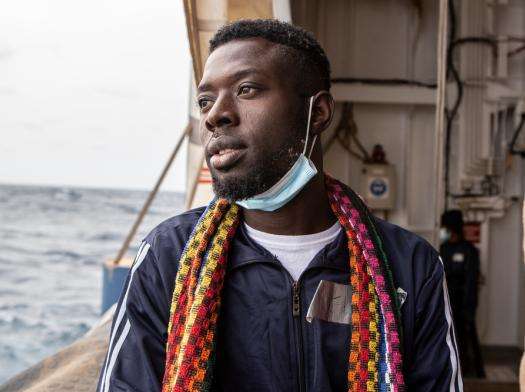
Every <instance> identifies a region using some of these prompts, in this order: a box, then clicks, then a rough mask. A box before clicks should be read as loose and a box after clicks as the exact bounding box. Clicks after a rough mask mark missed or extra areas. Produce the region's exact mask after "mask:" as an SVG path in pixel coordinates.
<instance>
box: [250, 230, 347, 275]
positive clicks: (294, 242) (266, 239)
mask: <svg viewBox="0 0 525 392" xmlns="http://www.w3.org/2000/svg"><path fill="white" fill-rule="evenodd" d="M244 226H245V227H246V231H247V233H248V235H249V236H250V238H251V239H253V240H254V241H255V242H257V243H258V244H259V245H261V246H262V247H264V248H265V249H267V250H268V251H269V252H270V253H271V254H273V255H275V257H277V259H278V260H279V261H280V262H281V264H282V265H283V266H284V268H286V269H287V270H288V272H290V274H291V275H292V277H293V279H294V280H295V281H297V280H298V279H299V276H300V275H301V273H302V272H303V271H304V270H305V269H306V267H307V266H308V264H309V263H310V261H311V260H312V259H313V258H314V256H315V255H316V254H317V253H318V252H319V251H320V250H321V249H323V248H324V247H325V246H326V245H328V244H329V243H330V242H332V241H333V240H335V238H336V237H337V235H338V234H339V232H340V231H341V225H340V224H339V222H336V223H335V224H334V225H333V226H332V227H330V228H329V229H327V230H325V231H321V232H320V233H315V234H306V235H279V234H270V233H265V232H262V231H259V230H256V229H254V228H252V227H250V226H248V225H247V224H246V223H245V224H244Z"/></svg>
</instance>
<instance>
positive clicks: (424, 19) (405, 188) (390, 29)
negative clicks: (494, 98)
mask: <svg viewBox="0 0 525 392" xmlns="http://www.w3.org/2000/svg"><path fill="white" fill-rule="evenodd" d="M462 1H476V2H477V1H480V0H462ZM457 3H458V4H461V2H457ZM493 3H498V4H496V5H495V6H492V7H494V8H492V9H491V10H492V11H494V12H493V15H492V16H490V15H489V16H488V17H493V18H494V26H495V29H496V30H497V34H508V35H511V34H513V35H520V36H525V1H523V0H507V1H500V2H498V1H495V2H494V1H493ZM499 3H501V4H499ZM421 5H422V7H421V8H420V9H418V8H417V7H414V2H412V1H390V0H375V1H367V0H330V1H319V0H292V1H291V8H292V19H293V23H295V24H299V25H301V26H303V27H305V28H307V29H308V30H310V31H313V32H314V33H315V34H316V36H317V37H318V39H319V40H320V41H321V43H322V45H323V47H324V48H325V50H326V52H327V54H328V56H329V58H330V62H331V65H332V77H333V78H344V77H346V78H374V79H411V80H419V81H423V82H433V81H435V79H436V64H437V62H436V43H437V15H438V10H437V6H438V2H436V1H433V0H423V1H421ZM487 7H489V6H487ZM457 8H458V13H460V11H461V7H460V6H459V5H457ZM458 19H459V17H458ZM458 36H461V30H460V29H459V28H458ZM508 69H509V78H508V80H507V81H506V82H508V83H511V84H512V86H513V87H514V88H516V86H519V88H521V91H522V92H523V91H524V89H523V85H524V84H525V54H523V55H522V56H516V58H515V59H512V60H511V61H510V62H509V66H508ZM365 88H366V86H365ZM344 89H350V90H351V89H353V90H351V91H357V86H356V85H354V84H348V85H346V86H344ZM422 89H424V88H422ZM453 89H454V87H453V86H451V89H450V91H449V92H448V93H447V96H448V97H454V90H453ZM335 90H336V89H334V91H335ZM423 93H426V91H423ZM349 95H350V96H352V97H354V98H355V99H354V118H355V121H356V123H357V126H358V129H359V133H358V136H359V138H360V140H361V142H362V143H363V144H364V146H365V147H366V149H367V150H368V151H371V149H372V147H373V145H374V144H376V143H380V144H382V145H383V146H384V148H385V150H386V153H387V159H388V160H389V162H390V163H393V164H394V165H395V166H396V172H397V181H398V183H397V190H398V194H397V208H396V210H395V211H393V212H392V213H391V214H390V215H389V220H390V221H392V222H393V223H396V224H399V225H401V226H403V227H405V228H408V229H409V230H411V231H414V232H416V233H417V234H419V235H421V236H423V237H425V238H427V239H428V240H431V239H432V230H433V222H434V219H435V217H434V203H435V197H436V195H435V192H434V183H435V182H434V181H435V178H434V175H435V172H436V171H435V162H434V153H435V148H436V147H435V145H434V141H435V138H434V125H435V123H434V117H435V112H434V111H435V107H434V105H433V104H429V103H428V102H426V100H419V102H418V95H417V93H414V95H413V99H412V100H411V99H410V97H409V98H406V97H405V96H404V97H403V99H399V101H400V102H401V101H404V103H393V102H392V100H391V99H388V100H387V101H388V102H384V103H381V102H380V99H378V100H377V101H375V102H373V103H371V102H370V100H368V99H367V100H365V101H366V102H360V101H359V97H355V96H354V95H352V93H351V92H350V93H349ZM447 99H449V98H447ZM406 101H408V102H409V103H406ZM423 101H425V102H424V103H423ZM341 106H342V105H341V103H338V104H337V105H336V108H337V111H336V115H335V118H334V121H333V127H332V128H331V130H329V131H328V132H327V133H326V135H325V136H324V138H323V139H324V140H327V138H328V137H329V136H330V132H332V131H333V129H334V128H335V126H336V125H337V124H338V122H339V118H340V114H341ZM454 132H456V137H455V138H454V139H453V146H452V155H451V159H452V161H451V177H452V184H451V185H452V189H451V190H452V191H454V192H455V191H456V190H457V182H458V181H459V178H460V177H462V173H459V172H458V171H459V170H460V166H458V157H459V156H461V155H463V154H464V153H465V150H464V149H465V148H466V147H465V146H459V145H458V138H457V133H458V132H459V131H458V129H457V128H456V129H455V130H454ZM325 165H326V167H325V170H327V171H328V172H329V173H332V174H333V175H335V176H336V177H338V178H341V179H342V180H344V181H345V182H347V183H348V184H349V185H351V186H353V187H354V188H356V189H358V187H359V184H360V183H361V164H360V162H359V161H358V160H356V159H355V158H353V157H351V156H350V155H349V154H348V153H347V152H345V150H344V149H343V148H342V147H341V146H339V145H337V144H336V143H335V144H333V145H332V147H331V148H330V150H329V151H328V153H327V155H326V160H325ZM524 174H525V168H524V160H523V159H521V158H519V157H517V156H515V157H514V159H513V166H512V168H511V169H509V171H508V173H507V176H506V177H505V184H506V185H505V189H504V194H505V195H506V196H517V197H518V199H519V202H516V203H514V204H513V205H512V206H511V207H510V209H509V211H508V212H507V213H506V215H505V216H504V217H503V218H500V219H490V220H488V221H487V223H486V224H484V225H483V230H484V232H483V234H484V238H483V240H484V241H487V242H486V244H485V245H484V246H482V247H481V248H482V249H485V252H484V254H482V264H483V273H484V275H485V279H486V283H485V285H484V286H483V287H482V289H481V293H480V306H479V310H478V326H479V329H480V335H481V340H482V343H484V344H489V345H504V346H523V335H524V330H525V284H524V278H525V272H524V267H523V263H522V261H523V255H522V253H521V249H522V248H521V238H522V225H521V218H520V217H521V214H520V208H521V207H520V204H519V203H520V202H523V189H524V184H523V183H524V178H523V177H524ZM455 182H456V183H455ZM440 196H441V195H438V197H440ZM503 320H504V321H503Z"/></svg>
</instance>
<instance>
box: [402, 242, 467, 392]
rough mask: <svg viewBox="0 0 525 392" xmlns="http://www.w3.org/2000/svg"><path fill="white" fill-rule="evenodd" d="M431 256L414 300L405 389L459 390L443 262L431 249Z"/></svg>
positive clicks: (458, 366)
mask: <svg viewBox="0 0 525 392" xmlns="http://www.w3.org/2000/svg"><path fill="white" fill-rule="evenodd" d="M431 257H432V258H433V260H432V262H433V263H432V264H433V267H432V270H431V273H430V276H429V277H428V278H427V279H426V281H425V282H424V283H423V286H422V288H421V291H420V292H419V294H418V298H417V300H416V324H415V331H414V332H415V336H414V337H415V340H414V344H415V351H414V362H413V364H414V365H413V366H412V369H410V371H409V373H408V374H407V386H408V390H409V391H425V392H426V391H433V392H434V391H439V392H445V391H447V392H458V391H463V381H462V379H461V368H460V365H459V357H458V349H457V345H456V337H455V332H454V328H453V323H452V314H451V308H450V302H449V298H448V289H447V283H446V279H445V274H444V268H443V263H442V261H441V258H440V257H439V256H438V255H437V254H435V252H432V256H431Z"/></svg>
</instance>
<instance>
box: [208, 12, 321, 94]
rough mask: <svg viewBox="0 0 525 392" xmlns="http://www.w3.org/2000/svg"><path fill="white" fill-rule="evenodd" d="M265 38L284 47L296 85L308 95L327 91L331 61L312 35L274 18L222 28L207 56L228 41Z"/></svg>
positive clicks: (242, 21) (248, 21)
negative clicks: (294, 73) (299, 85)
mask: <svg viewBox="0 0 525 392" xmlns="http://www.w3.org/2000/svg"><path fill="white" fill-rule="evenodd" d="M243 38H264V39H266V40H268V41H270V42H274V43H276V44H280V45H283V46H284V47H285V54H286V55H287V57H288V58H287V60H288V61H290V65H292V66H293V67H294V68H295V69H296V71H297V72H296V75H297V82H298V83H299V81H300V84H301V85H302V87H303V88H304V89H306V90H307V91H303V93H306V94H308V95H311V94H314V93H316V92H317V91H318V90H330V62H329V61H328V57H326V53H325V52H324V50H323V48H322V47H321V45H320V44H319V42H317V40H316V39H315V37H314V35H313V34H312V33H310V32H309V31H306V30H304V29H302V28H301V27H298V26H294V25H292V24H290V23H286V22H281V21H279V20H276V19H241V20H238V21H235V22H232V23H229V24H226V25H224V26H222V27H221V28H220V29H219V30H218V31H217V32H216V33H215V35H214V36H213V38H212V39H211V40H210V48H209V49H210V53H211V52H213V51H214V50H215V49H217V48H218V47H219V46H221V45H224V44H226V43H228V42H230V41H233V40H236V39H243Z"/></svg>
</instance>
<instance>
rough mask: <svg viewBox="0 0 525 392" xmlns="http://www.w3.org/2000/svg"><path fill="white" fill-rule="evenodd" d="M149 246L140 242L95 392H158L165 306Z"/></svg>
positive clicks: (160, 283)
mask: <svg viewBox="0 0 525 392" xmlns="http://www.w3.org/2000/svg"><path fill="white" fill-rule="evenodd" d="M163 286H164V283H163V279H162V276H161V274H160V272H159V268H158V262H157V258H156V256H155V254H154V251H153V250H152V248H151V244H150V243H148V242H143V243H142V245H141V247H140V248H139V251H138V254H137V256H136V258H135V261H134V263H133V266H132V268H131V270H130V273H129V275H128V278H127V281H126V283H125V284H124V288H123V291H122V294H121V297H120V300H119V302H118V305H117V309H116V311H115V314H114V317H113V324H112V328H111V333H110V341H109V348H108V352H107V355H106V360H105V362H104V365H103V366H102V370H101V373H100V378H99V382H98V388H97V391H98V392H108V391H160V389H161V385H162V377H163V374H164V359H165V344H166V340H167V323H168V318H169V303H168V300H167V298H166V291H165V290H163Z"/></svg>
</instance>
